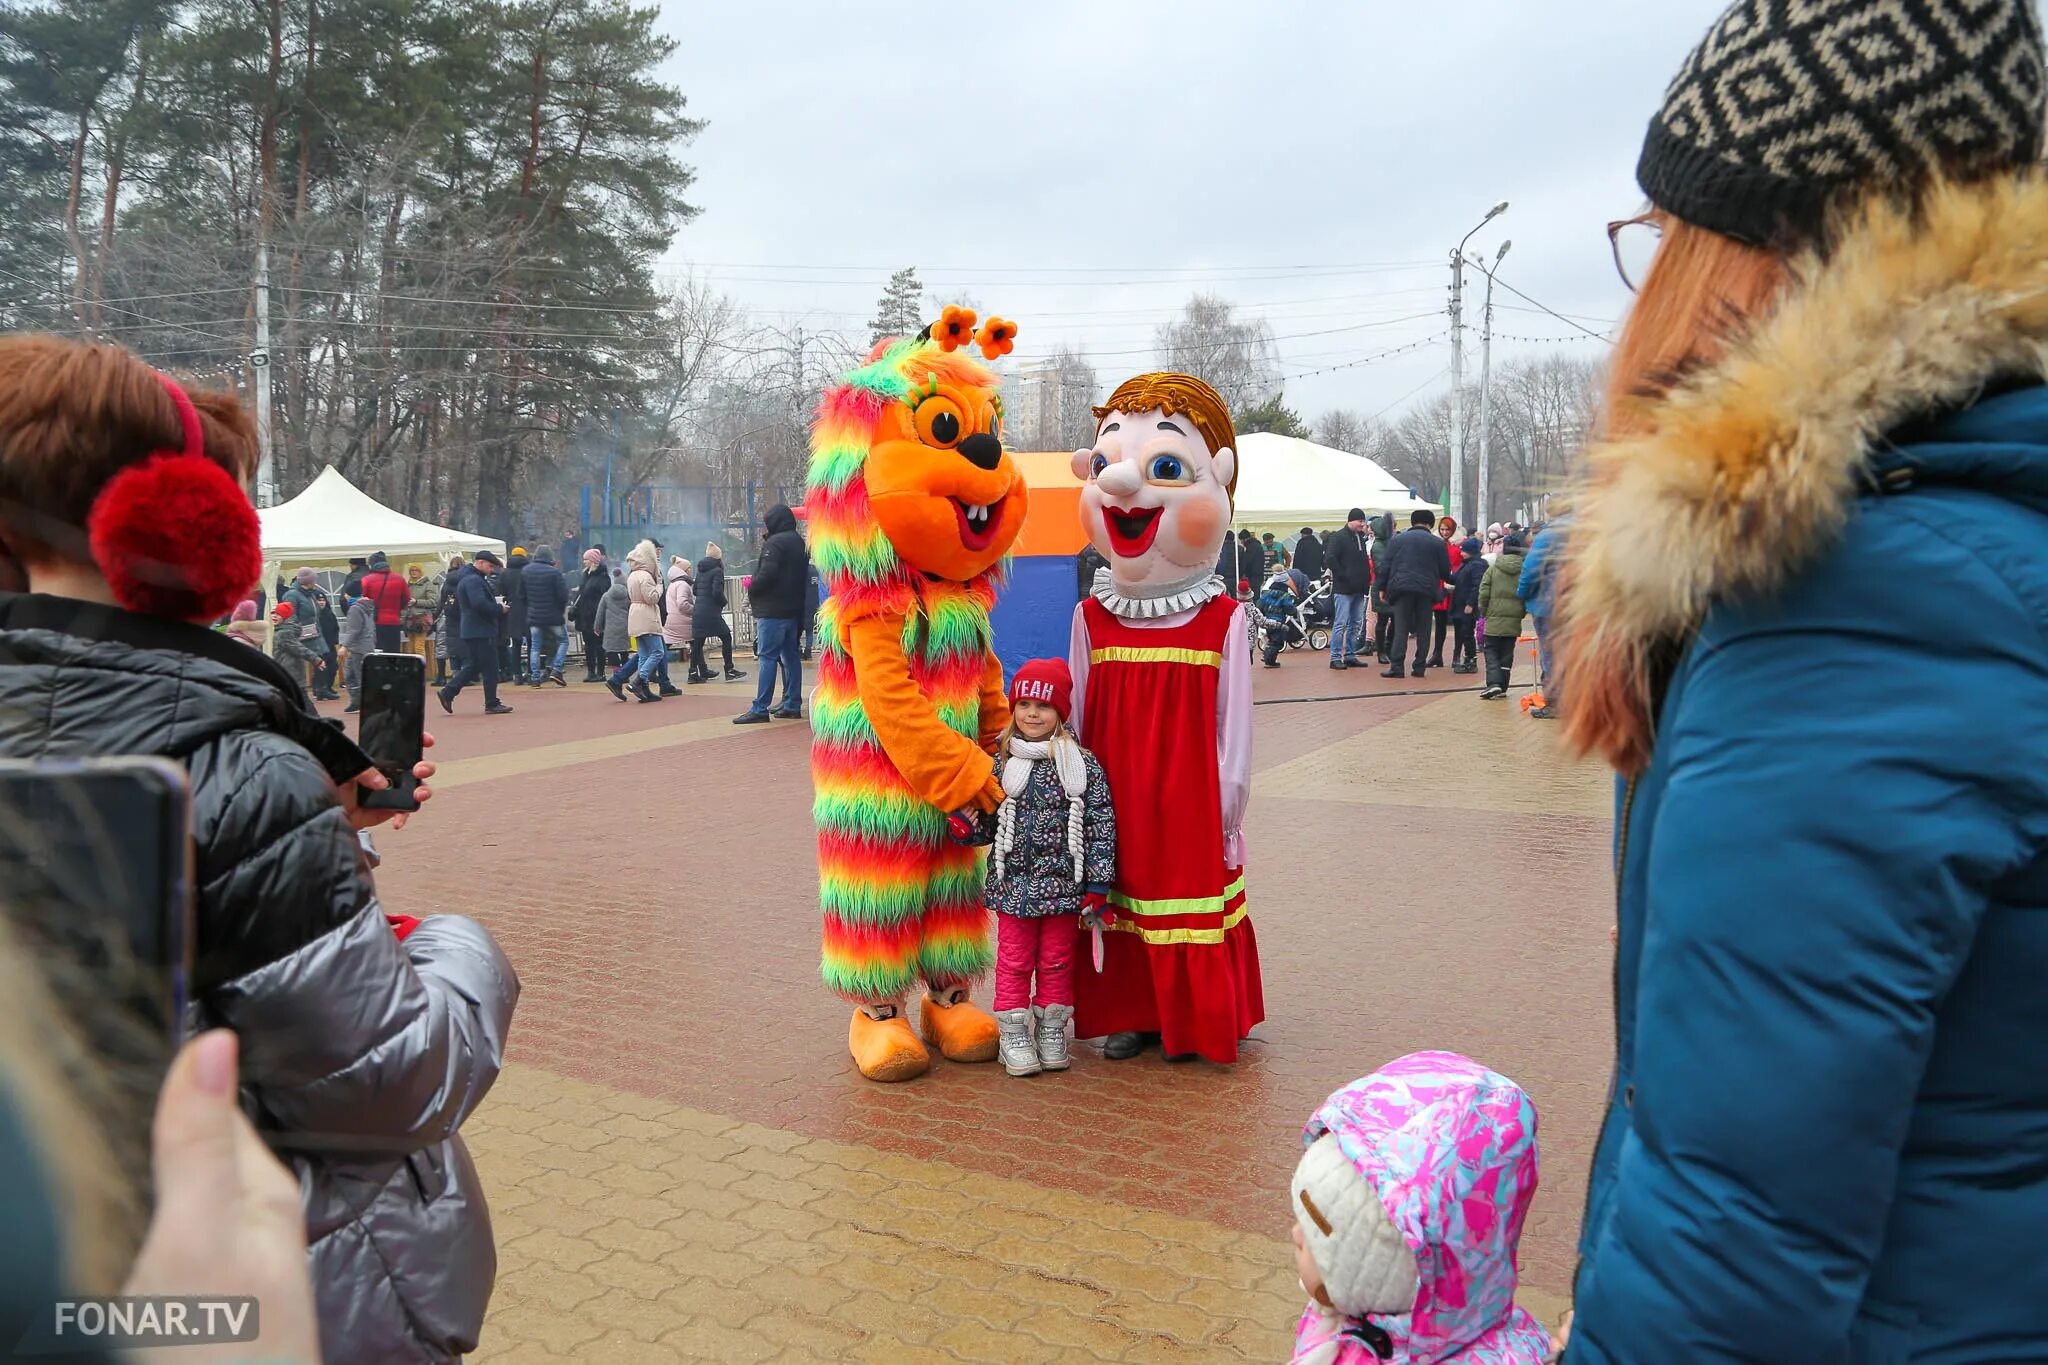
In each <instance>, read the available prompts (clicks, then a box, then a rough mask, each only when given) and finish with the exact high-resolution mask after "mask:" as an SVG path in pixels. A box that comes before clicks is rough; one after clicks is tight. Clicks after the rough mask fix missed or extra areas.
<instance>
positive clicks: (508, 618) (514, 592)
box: [497, 550, 527, 682]
mask: <svg viewBox="0 0 2048 1365" xmlns="http://www.w3.org/2000/svg"><path fill="white" fill-rule="evenodd" d="M497 587H498V593H499V595H500V596H502V597H503V598H504V599H505V605H506V606H507V607H508V608H510V610H508V611H507V612H506V613H505V643H504V649H505V651H506V654H505V659H504V669H503V671H502V673H501V674H500V676H502V677H505V678H509V679H511V680H513V681H514V682H517V681H518V679H519V677H520V676H521V672H520V661H521V660H522V659H523V658H525V656H526V645H527V641H526V551H525V550H514V551H513V552H512V554H511V556H510V557H509V558H507V559H506V560H505V567H504V569H503V570H502V571H500V572H499V574H498V583H497Z"/></svg>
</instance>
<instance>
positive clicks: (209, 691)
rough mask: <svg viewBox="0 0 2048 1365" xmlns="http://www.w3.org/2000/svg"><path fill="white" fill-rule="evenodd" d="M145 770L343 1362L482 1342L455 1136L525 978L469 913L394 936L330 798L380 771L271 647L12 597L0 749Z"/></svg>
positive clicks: (471, 1207) (3, 601) (483, 1081)
mask: <svg viewBox="0 0 2048 1365" xmlns="http://www.w3.org/2000/svg"><path fill="white" fill-rule="evenodd" d="M118 754H151V755H156V756H160V757H163V758H168V759H172V760H174V761H176V762H179V763H182V764H183V765H184V766H185V769H186V771H187V772H188V773H189V774H190V778H191V788H192V830H193V845H194V857H195V863H194V873H195V876H194V886H195V888H196V908H197V916H196V921H195V923H196V943H195V970H194V979H193V983H192V987H193V989H192V997H193V1000H194V1003H195V1007H196V1009H197V1012H198V1014H199V1016H200V1022H201V1023H202V1024H204V1025H205V1026H208V1027H213V1026H220V1027H226V1028H232V1029H233V1030H234V1031H235V1032H236V1033H237V1034H238V1035H240V1037H241V1040H242V1057H241V1086H242V1103H243V1107H244V1109H246V1110H247V1111H248V1113H249V1116H250V1118H251V1119H252V1120H253V1121H254V1123H255V1124H256V1127H257V1129H258V1130H259V1131H260V1132H262V1133H263V1135H264V1136H265V1138H266V1140H267V1141H268V1142H269V1143H270V1144H271V1146H272V1147H273V1149H274V1150H276V1151H277V1153H278V1154H279V1156H280V1157H281V1158H283V1159H284V1160H285V1161H287V1162H288V1163H289V1164H290V1165H291V1166H292V1167H293V1168H294V1170H295V1173H296V1174H297V1176H298V1178H299V1189H300V1195H301V1199H302V1201H303V1203H304V1206H305V1214H306V1239H307V1243H308V1247H309V1256H310V1259H311V1269H312V1279H313V1288H314V1294H315V1297H316V1300H317V1303H318V1308H319V1316H320V1329H321V1347H322V1352H323V1355H324V1356H325V1358H326V1359H327V1360H328V1361H330V1362H354V1361H364V1362H367V1361H380V1362H381V1361H400V1362H413V1361H443V1360H449V1359H452V1358H453V1357H454V1356H456V1355H458V1354H463V1353H467V1352H469V1351H470V1350H472V1349H474V1347H475V1345H476V1341H477V1334H478V1331H479V1329H480V1328H481V1326H482V1324H483V1318H484V1310H485V1307H486V1305H487V1304H488V1302H489V1300H490V1293H491V1284H492V1281H493V1279H494V1278H495V1275H496V1265H497V1260H496V1252H495V1250H494V1247H493V1243H492V1238H491V1225H490V1214H489V1212H488V1211H487V1210H486V1209H485V1207H484V1203H483V1196H482V1192H481V1190H480V1188H479V1186H478V1182H477V1175H476V1170H475V1168H474V1167H473V1166H472V1165H471V1164H470V1160H469V1156H468V1153H467V1152H466V1151H465V1150H464V1149H463V1145H462V1142H461V1140H460V1139H459V1138H457V1137H456V1136H455V1133H456V1129H457V1128H458V1127H459V1126H460V1125H461V1123H462V1122H463V1120H464V1119H466V1118H467V1117H468V1116H469V1114H470V1113H471V1112H473V1111H474V1110H475V1109H476V1107H477V1105H478V1104H479V1103H481V1102H482V1100H483V1098H484V1096H485V1095H486V1094H487V1093H488V1092H489V1090H490V1088H491V1085H492V1082H494V1081H495V1080H496V1079H497V1075H498V1069H499V1065H500V1063H501V1060H502V1058H503V1055H504V1046H505V1033H506V1029H507V1028H508V1027H509V1025H510V1024H511V1021H512V1010H513V1006H514V1004H515V1002H516V1001H517V1000H518V997H519V981H518V978H517V977H516V976H515V975H514V974H513V971H512V967H511V964H510V963H509V962H507V961H506V959H505V955H504V954H503V953H502V952H501V951H500V950H499V948H498V945H497V944H496V943H495V942H493V941H492V939H491V936H490V934H488V933H487V932H485V930H484V929H483V927H482V926H480V925H478V924H477V923H476V922H474V921H473V920H469V919H465V918H462V917H460V916H455V915H436V916H433V917H432V918H429V919H427V920H425V921H424V922H423V923H421V924H420V925H419V926H418V927H417V928H416V929H414V930H413V932H412V933H411V934H410V935H409V936H408V937H407V938H406V939H405V940H404V942H400V941H399V939H398V937H397V936H396V935H395V934H393V933H392V931H391V927H390V925H389V924H388V923H387V922H386V921H385V918H384V908H383V906H382V905H381V904H379V903H378V900H377V889H376V886H375V884H374V883H373V881H372V878H371V873H370V867H369V862H368V859H367V857H366V856H365V853H364V850H363V847H362V845H361V844H360V843H358V841H357V839H356V833H355V830H354V829H353V828H352V827H351V826H350V824H349V820H348V816H347V814H346V812H345V811H344V810H343V809H342V806H341V803H340V800H339V799H338V797H337V795H336V792H335V783H336V780H337V778H339V777H346V776H352V775H353V774H354V772H360V771H361V770H362V769H363V768H364V767H366V766H367V763H368V761H367V759H365V758H364V757H363V754H362V752H361V750H359V749H357V748H356V747H355V746H354V745H353V744H352V743H351V742H350V741H348V739H347V738H346V737H345V736H344V735H343V734H342V732H341V731H339V730H337V729H335V728H334V727H333V726H331V725H330V724H328V723H327V722H325V721H322V720H321V719H320V718H319V717H318V716H316V715H314V714H313V713H312V712H311V709H310V707H309V705H308V703H307V701H306V697H305V693H304V692H303V691H302V690H301V689H300V688H299V686H298V684H297V683H295V682H294V681H292V679H290V678H289V677H288V676H286V673H285V670H283V669H281V668H279V667H277V666H276V665H275V664H274V663H272V662H271V661H270V660H269V659H267V658H265V657H264V656H263V655H262V654H261V653H260V652H259V651H257V650H253V649H250V648H248V647H247V646H246V645H242V644H239V643H237V642H235V641H234V640H230V639H227V638H225V637H223V636H218V635H215V634H214V633H213V632H211V631H207V630H202V629H199V628H197V627H192V626H186V625H183V624H180V623H175V622H165V621H158V620H153V619H150V618H146V617H141V616H135V615H132V614H130V613H128V612H124V611H117V610H115V609H113V608H109V607H100V606H95V605H93V604H90V603H81V602H74V601H69V600H66V599H61V598H53V597H38V596H0V757H6V758H10V759H47V758H92V757H104V756H111V755H118Z"/></svg>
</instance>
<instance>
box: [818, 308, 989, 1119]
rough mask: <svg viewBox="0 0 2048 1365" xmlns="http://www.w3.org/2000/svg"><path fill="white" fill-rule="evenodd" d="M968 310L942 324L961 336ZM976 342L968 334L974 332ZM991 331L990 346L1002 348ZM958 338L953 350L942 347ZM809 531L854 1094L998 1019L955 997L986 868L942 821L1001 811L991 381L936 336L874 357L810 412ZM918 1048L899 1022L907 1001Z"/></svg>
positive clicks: (981, 951) (983, 952)
mask: <svg viewBox="0 0 2048 1365" xmlns="http://www.w3.org/2000/svg"><path fill="white" fill-rule="evenodd" d="M962 312H963V310H954V309H949V310H948V312H947V318H946V319H945V320H944V323H945V325H946V327H947V329H948V330H949V331H951V332H953V333H955V334H956V335H957V333H958V331H959V329H960V319H961V316H962ZM972 325H973V323H972V318H971V315H968V316H967V320H966V323H965V326H966V327H967V328H971V327H972ZM998 326H1000V327H1004V328H1009V330H1010V332H1012V333H1013V332H1014V328H1010V325H1009V324H1006V323H1000V320H991V323H990V327H989V328H985V329H984V331H983V335H982V341H983V349H984V352H987V353H991V354H993V353H996V350H1006V349H1007V345H1006V344H1003V343H1004V342H1006V340H1007V338H1006V337H999V338H998V344H997V347H996V348H995V349H993V350H992V348H991V346H990V340H989V337H990V332H991V330H993V329H995V328H997V327H998ZM947 339H948V340H952V338H951V337H949V338H947ZM811 451H812V454H811V468H810V479H809V486H808V488H807V490H806V493H805V511H806V516H807V518H808V520H809V523H810V527H811V555H812V558H813V560H814V562H815V563H816V564H817V566H818V571H819V575H820V577H821V578H822V579H823V581H824V584H825V588H826V592H827V596H826V599H825V601H824V603H823V604H822V605H821V606H820V608H819V612H818V640H819V644H820V647H821V648H820V662H819V666H818V683H817V688H816V690H815V692H814V693H813V695H812V699H811V726H812V731H813V741H812V748H811V766H812V774H813V778H814V780H815V783H816V787H817V796H816V801H815V805H814V814H815V818H816V822H817V827H818V872H819V898H820V902H821V906H822V909H823V912H824V947H823V954H822V963H821V969H822V973H823V976H824V979H825V983H826V985H828V986H830V987H831V988H832V989H833V990H835V991H837V992H838V993H839V994H841V995H842V996H844V997H846V998H847V999H848V1000H850V1001H852V1002H853V1003H854V1004H855V1005H856V1006H857V1007H858V1008H856V1009H855V1011H854V1014H853V1019H852V1022H851V1024H850V1025H849V1028H848V1047H849V1049H850V1050H851V1051H852V1053H853V1056H854V1061H855V1063H856V1065H857V1066H858V1067H859V1068H860V1071H861V1073H862V1074H863V1075H865V1076H867V1077H869V1078H870V1079H873V1080H907V1079H909V1078H911V1077H913V1076H916V1075H919V1074H921V1073H922V1072H923V1071H925V1070H926V1069H927V1068H928V1067H929V1065H930V1061H931V1059H930V1053H929V1051H928V1050H927V1048H926V1046H925V1044H933V1045H936V1047H937V1048H938V1050H939V1051H940V1052H941V1053H942V1054H943V1055H945V1056H946V1057H947V1058H949V1059H951V1060H955V1061H990V1060H993V1059H994V1057H995V1053H996V1037H997V1034H996V1026H995V1020H994V1018H993V1017H992V1016H990V1015H989V1014H988V1013H987V1012H986V1011H984V1010H981V1009H980V1008H979V1007H978V1006H975V1005H973V1004H972V1003H970V1002H969V1001H968V1000H967V998H966V989H967V987H968V986H969V985H970V984H971V983H972V982H973V981H975V980H976V979H977V978H979V977H981V976H983V975H985V974H986V973H987V971H988V970H989V968H990V966H991V965H992V964H993V959H994V950H993V947H992V945H991V943H990V922H989V915H988V911H987V909H986V907H985V906H984V905H983V903H982V861H981V854H980V851H979V850H978V849H974V848H969V847H964V846H962V845H960V844H957V843H955V842H953V841H952V840H951V839H950V838H949V837H948V833H947V816H948V814H949V813H951V812H954V811H960V810H964V809H966V808H969V807H975V808H979V809H981V810H993V809H994V808H995V807H996V805H997V804H998V803H999V802H1000V800H1001V798H1002V787H1001V784H1000V783H999V782H998V781H997V780H996V777H995V764H994V760H993V758H992V756H991V755H992V753H993V750H994V748H995V744H996V741H997V739H998V737H999V736H1000V735H1001V733H1002V731H1003V729H1004V727H1005V726H1006V725H1007V724H1008V722H1009V703H1008V701H1007V699H1006V697H1005V695H1004V691H1003V674H1002V666H1001V664H1000V663H998V662H997V660H996V657H995V653H994V651H993V650H992V649H991V647H990V633H989V620H988V614H989V609H990V607H991V606H993V605H994V602H995V595H996V590H997V588H998V586H999V585H1000V582H1001V578H1002V574H1003V571H1004V567H1005V565H1006V556H1007V554H1008V552H1009V549H1010V547H1011V545H1012V544H1014V543H1015V541H1016V538H1017V534H1018V532H1019V531H1020V530H1021V529H1022V528H1023V525H1024V512H1025V498H1026V494H1025V490H1024V481H1023V477H1022V476H1021V474H1020V473H1019V472H1018V469H1017V466H1016V463H1015V462H1014V461H1013V460H1012V459H1011V458H1010V457H1009V455H1008V454H1007V453H1005V452H1004V450H1003V448H1002V404H1001V400H1000V399H999V398H998V397H997V394H996V379H995V376H994V375H993V374H991V373H990V372H989V371H988V370H987V369H986V368H985V367H984V366H982V365H981V364H979V363H977V362H976V361H974V360H972V359H970V358H968V357H967V356H965V355H963V354H960V353H958V352H957V351H955V350H954V349H952V348H951V346H948V345H942V344H941V343H940V342H939V341H934V340H932V339H931V338H930V336H929V335H920V336H918V337H913V338H910V339H907V340H897V341H888V342H884V343H883V344H882V345H880V346H878V347H876V348H875V351H874V352H873V354H871V355H870V356H869V357H868V359H867V362H866V363H865V364H864V365H862V366H861V367H860V368H859V369H856V370H854V371H853V372H852V373H851V374H848V375H847V376H846V377H845V379H844V380H843V381H842V382H841V383H840V384H839V386H838V387H836V388H834V389H832V390H830V391H829V392H827V393H826V395H825V397H824V399H823V400H822V402H821V403H820V404H819V408H818V418H817V422H816V425H815V427H814V429H813V433H812V439H811ZM920 981H922V982H923V983H924V985H925V987H926V991H925V993H924V996H923V998H922V999H921V1001H920V1029H919V1033H921V1034H922V1039H921V1040H920V1037H919V1034H918V1033H913V1032H912V1031H911V1029H910V1025H909V1021H908V1020H907V1019H906V1018H905V1017H904V1009H905V1003H906V1000H907V997H908V995H909V993H910V991H911V989H912V987H914V986H915V985H916V984H917V983H918V982H920Z"/></svg>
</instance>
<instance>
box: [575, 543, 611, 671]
mask: <svg viewBox="0 0 2048 1365" xmlns="http://www.w3.org/2000/svg"><path fill="white" fill-rule="evenodd" d="M611 590H612V576H611V574H610V573H609V572H607V571H606V569H605V565H604V551H602V550H599V549H597V548H596V547H594V546H593V547H592V548H590V549H588V550H585V551H584V552H583V581H582V583H581V584H580V585H579V586H578V587H577V589H576V605H575V606H574V607H573V608H572V609H571V611H572V614H573V616H574V618H575V621H576V633H577V634H578V635H579V636H581V637H582V640H583V681H585V682H603V681H604V668H605V658H604V652H605V644H604V632H603V631H602V630H600V629H599V628H598V624H597V608H598V604H599V603H601V602H603V601H604V595H605V594H606V593H608V592H610V591H611Z"/></svg>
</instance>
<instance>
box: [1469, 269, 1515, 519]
mask: <svg viewBox="0 0 2048 1365" xmlns="http://www.w3.org/2000/svg"><path fill="white" fill-rule="evenodd" d="M1513 245H1514V243H1513V242H1502V243H1501V244H1500V250H1499V251H1497V252H1495V253H1494V256H1493V264H1492V265H1491V266H1488V265H1486V264H1485V263H1484V262H1474V264H1476V265H1478V266H1479V268H1480V270H1481V271H1482V272H1484V273H1485V275H1486V307H1485V309H1484V310H1483V311H1482V313H1481V317H1480V326H1479V510H1478V512H1477V513H1475V514H1474V517H1473V520H1474V521H1475V522H1476V523H1477V524H1479V525H1481V526H1483V525H1485V524H1486V509H1487V506H1488V504H1487V497H1488V494H1489V491H1490V486H1491V484H1492V482H1493V480H1492V474H1493V458H1492V454H1491V445H1490V441H1489V438H1490V437H1491V436H1492V434H1493V422H1492V418H1493V272H1494V271H1496V270H1499V269H1500V263H1501V262H1502V261H1504V260H1506V259H1507V256H1508V248H1509V247H1511V246H1513ZM1466 529H1467V530H1470V529H1471V528H1470V527H1467V528H1466Z"/></svg>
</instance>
